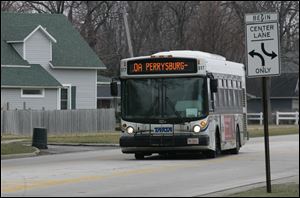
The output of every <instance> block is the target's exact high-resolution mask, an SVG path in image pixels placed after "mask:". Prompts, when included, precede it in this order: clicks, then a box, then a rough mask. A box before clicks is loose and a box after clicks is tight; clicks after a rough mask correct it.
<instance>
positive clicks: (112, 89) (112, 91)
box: [110, 82, 118, 96]
mask: <svg viewBox="0 0 300 198" xmlns="http://www.w3.org/2000/svg"><path fill="white" fill-rule="evenodd" d="M110 95H111V96H118V84H117V82H111V83H110Z"/></svg>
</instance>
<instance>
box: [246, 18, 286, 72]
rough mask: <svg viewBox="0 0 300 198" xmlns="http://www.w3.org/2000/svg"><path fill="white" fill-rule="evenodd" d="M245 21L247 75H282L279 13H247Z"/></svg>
mask: <svg viewBox="0 0 300 198" xmlns="http://www.w3.org/2000/svg"><path fill="white" fill-rule="evenodd" d="M245 23H246V41H247V42H246V50H247V51H246V53H247V54H246V57H247V76H248V77H268V76H278V75H280V47H279V34H278V14H277V13H252V14H246V16H245Z"/></svg>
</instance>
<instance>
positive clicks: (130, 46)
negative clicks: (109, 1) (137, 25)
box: [123, 7, 133, 57]
mask: <svg viewBox="0 0 300 198" xmlns="http://www.w3.org/2000/svg"><path fill="white" fill-rule="evenodd" d="M123 18H124V24H125V31H126V37H127V43H128V48H129V55H130V57H133V48H132V44H131V37H130V31H129V27H128V20H127V12H126V8H125V7H124V10H123Z"/></svg>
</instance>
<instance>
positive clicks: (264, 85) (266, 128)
mask: <svg viewBox="0 0 300 198" xmlns="http://www.w3.org/2000/svg"><path fill="white" fill-rule="evenodd" d="M267 84H268V77H263V78H262V88H263V89H262V95H263V101H262V106H263V113H264V136H265V163H266V179H267V192H268V193H271V192H272V189H271V170H270V149H269V148H270V147H269V117H268V101H269V93H268V89H267Z"/></svg>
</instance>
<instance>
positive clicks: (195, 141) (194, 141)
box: [187, 138, 199, 144]
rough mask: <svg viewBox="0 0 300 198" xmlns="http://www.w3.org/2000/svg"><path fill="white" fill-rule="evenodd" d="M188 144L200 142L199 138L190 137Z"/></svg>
mask: <svg viewBox="0 0 300 198" xmlns="http://www.w3.org/2000/svg"><path fill="white" fill-rule="evenodd" d="M187 144H199V138H188V139H187Z"/></svg>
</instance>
